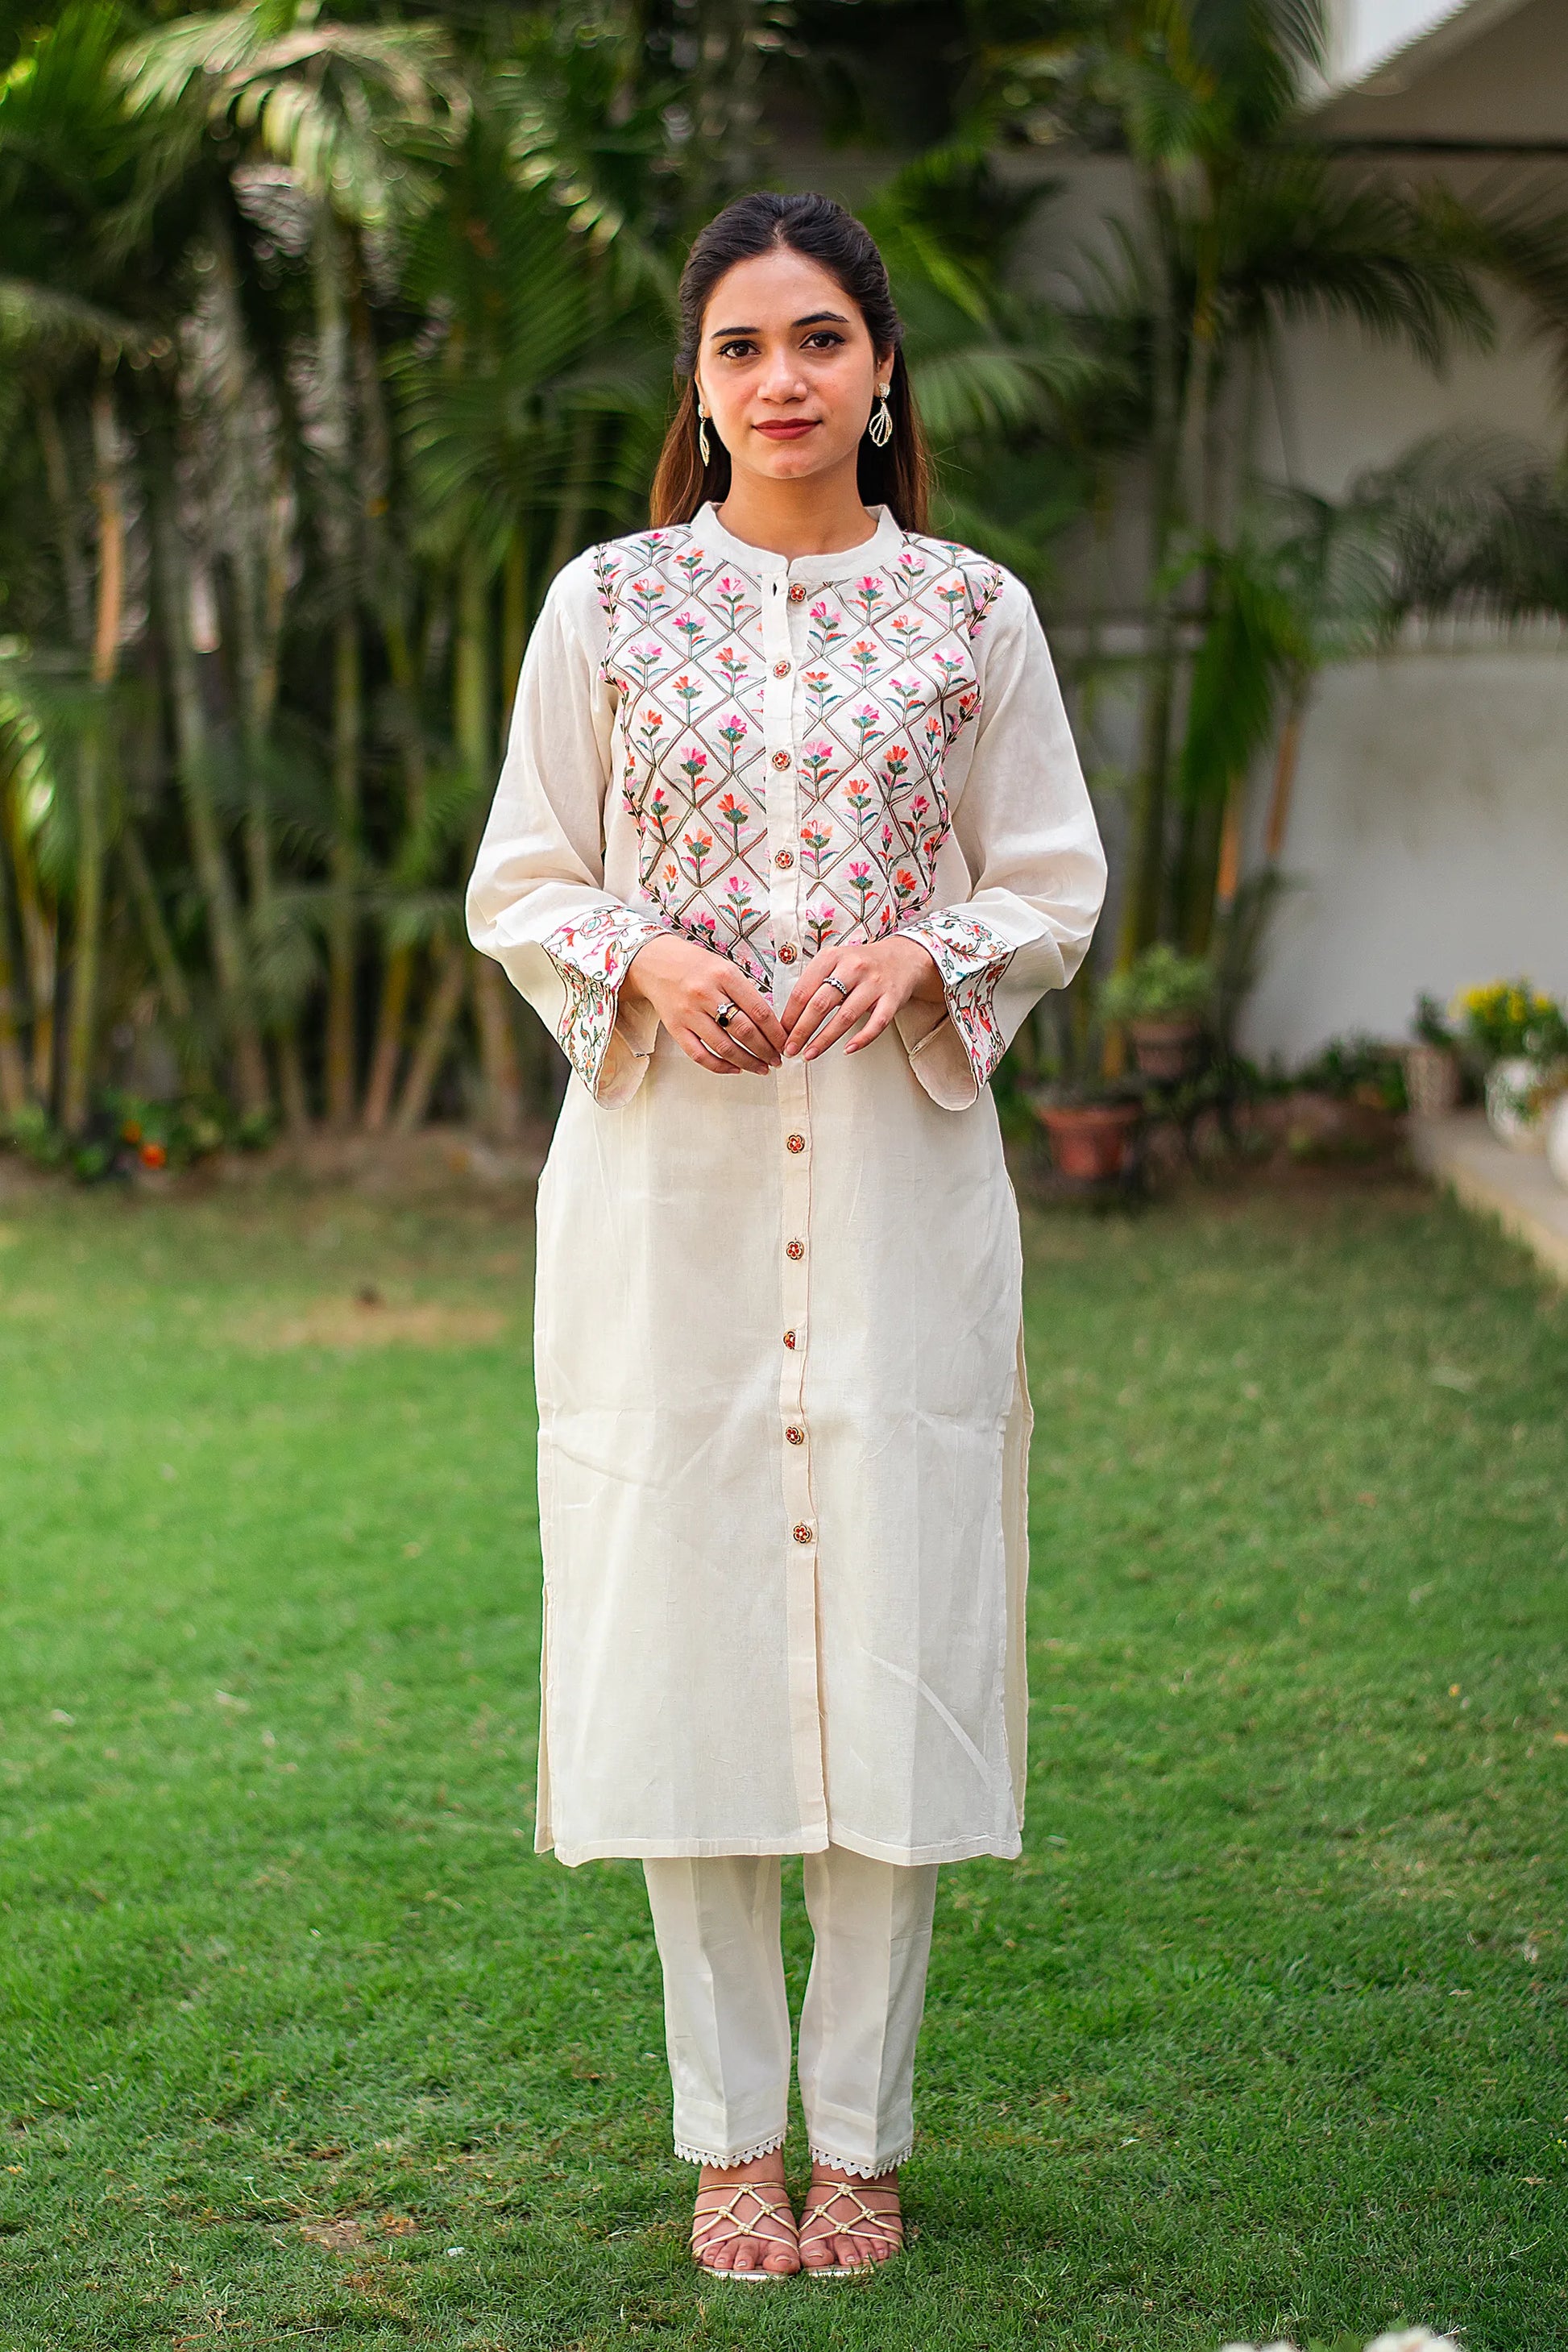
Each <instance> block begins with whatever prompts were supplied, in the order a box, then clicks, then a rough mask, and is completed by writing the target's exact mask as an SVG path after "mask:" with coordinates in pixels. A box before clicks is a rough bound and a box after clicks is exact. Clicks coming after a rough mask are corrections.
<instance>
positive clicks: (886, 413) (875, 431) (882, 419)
mask: <svg viewBox="0 0 1568 2352" xmlns="http://www.w3.org/2000/svg"><path fill="white" fill-rule="evenodd" d="M891 389H892V387H891V385H889V384H883V385H881V386H879V390H878V394H877V401H878V405H877V406H876V407H875V408H874V409H873V410H872V411H871V422H870V423H869V425H868V426H867V427H866V430H867V432H868V434H869V435H870V436H871V438H872V440H873V441H874V442H875V443H876V445H877V446H878V448H879V449H885V448H886V447H887V446H888V444H889V441H890V440H891V439H892V437H893V412H892V410H891V409H890V408H889V406H888V394H889V391H890V390H891Z"/></svg>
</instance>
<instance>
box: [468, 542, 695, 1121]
mask: <svg viewBox="0 0 1568 2352" xmlns="http://www.w3.org/2000/svg"><path fill="white" fill-rule="evenodd" d="M603 636H604V625H603V618H602V614H601V613H600V610H599V603H598V593H597V589H596V586H595V578H594V570H593V559H592V555H591V554H589V555H580V556H578V557H577V558H575V560H574V562H571V563H569V564H567V565H566V567H565V568H564V570H563V571H562V572H558V573H557V575H556V577H555V579H554V581H553V582H552V585H551V588H550V591H549V593H548V594H547V596H546V597H545V600H544V606H543V609H542V612H541V614H540V615H539V619H538V622H537V623H536V625H535V626H534V630H533V634H532V635H531V637H530V639H529V643H528V651H527V653H526V655H525V656H524V658H523V664H522V674H521V677H520V678H519V680H518V688H517V698H516V700H515V702H514V703H513V706H512V717H511V730H510V738H509V740H508V743H507V752H506V759H505V761H504V763H503V765H502V768H501V772H500V782H499V783H498V785H497V787H496V796H495V802H494V804H493V805H492V807H491V810H490V814H489V822H488V824H486V826H485V831H484V837H483V839H482V840H481V842H480V844H479V856H478V857H477V859H476V860H475V864H474V871H473V874H472V877H470V880H469V883H468V901H467V916H468V937H469V938H470V939H471V940H472V941H473V943H474V945H475V947H477V948H478V949H479V951H480V953H481V954H482V955H488V956H493V957H494V958H495V961H497V963H499V964H500V968H501V970H502V971H504V972H505V973H506V975H507V978H508V979H509V980H510V982H511V983H512V985H513V987H514V988H516V989H517V990H518V992H519V993H520V994H521V995H523V996H525V997H526V998H527V999H528V1002H529V1003H530V1004H531V1005H532V1007H533V1009H534V1011H535V1012H536V1013H538V1015H539V1017H540V1019H541V1020H542V1022H543V1023H544V1025H545V1027H546V1028H547V1029H548V1030H549V1031H550V1032H551V1034H552V1036H553V1037H554V1038H555V1039H556V1040H557V1041H558V1043H559V1044H560V1045H561V1047H562V1049H563V1052H564V1053H565V1055H566V1056H567V1058H568V1060H569V1061H570V1062H571V1064H572V1066H573V1068H574V1070H575V1071H576V1073H577V1076H579V1077H580V1078H581V1079H582V1081H583V1083H584V1086H585V1087H587V1089H588V1091H589V1093H590V1094H591V1095H592V1096H593V1097H594V1099H595V1102H599V1103H605V1104H616V1103H622V1102H625V1101H626V1099H627V1098H628V1097H630V1096H631V1095H633V1094H635V1093H636V1092H637V1087H639V1086H640V1084H641V1083H642V1078H643V1075H644V1072H645V1071H646V1070H647V1057H648V1055H649V1054H650V1053H651V1052H652V1050H653V1041H654V1035H655V1032H656V1031H657V1029H658V1016H657V1015H656V1014H655V1013H653V1011H652V1010H651V1008H650V1007H648V1006H647V1005H637V1006H636V1007H633V1006H629V1005H623V1004H622V1003H621V983H622V982H623V981H624V980H625V978H626V968H627V966H628V965H629V963H630V962H631V960H632V958H633V956H635V955H636V953H637V950H638V949H639V948H640V947H642V946H644V945H645V944H646V942H647V940H650V939H654V938H656V937H658V934H659V933H661V932H663V931H666V930H668V929H669V924H668V919H666V918H665V917H664V916H663V915H661V914H660V913H659V912H658V909H657V908H652V907H638V906H632V905H628V904H627V902H626V900H625V899H623V898H617V897H616V895H615V893H614V892H613V891H610V890H607V889H606V888H605V794H606V793H607V792H608V790H609V789H610V782H611V773H612V757H611V754H612V745H613V740H614V732H615V719H616V706H615V696H614V692H613V689H612V688H611V687H610V685H609V684H608V682H607V680H606V679H605V677H604V675H603V667H602V663H601V659H600V655H601V651H602V645H601V642H600V641H601V640H602V639H603Z"/></svg>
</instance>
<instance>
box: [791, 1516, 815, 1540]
mask: <svg viewBox="0 0 1568 2352" xmlns="http://www.w3.org/2000/svg"><path fill="white" fill-rule="evenodd" d="M815 1535H816V1529H815V1528H808V1527H807V1526H806V1524H805V1520H804V1519H797V1520H796V1521H795V1541H796V1543H810V1542H811V1541H812V1540H813V1538H814V1537H815Z"/></svg>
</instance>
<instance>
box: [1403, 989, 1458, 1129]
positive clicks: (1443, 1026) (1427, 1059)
mask: <svg viewBox="0 0 1568 2352" xmlns="http://www.w3.org/2000/svg"><path fill="white" fill-rule="evenodd" d="M1410 1026H1411V1029H1412V1031H1413V1032H1414V1034H1415V1044H1414V1045H1406V1047H1405V1098H1406V1100H1407V1101H1408V1103H1409V1105H1410V1108H1411V1110H1412V1111H1413V1112H1414V1113H1415V1117H1416V1118H1443V1117H1444V1116H1445V1115H1446V1114H1447V1112H1448V1111H1451V1110H1452V1109H1453V1108H1454V1107H1455V1105H1456V1104H1457V1103H1458V1099H1459V1092H1460V1087H1461V1086H1462V1083H1463V1072H1462V1071H1461V1070H1460V1067H1459V1056H1458V1050H1457V1047H1456V1043H1455V1038H1454V1033H1453V1030H1452V1029H1451V1028H1450V1027H1449V1025H1448V1023H1447V1018H1446V1016H1445V1014H1444V1012H1443V1008H1442V1006H1441V1005H1440V1004H1439V1003H1438V1002H1437V1000H1436V997H1435V996H1427V995H1426V994H1425V993H1423V994H1422V995H1420V996H1418V997H1417V998H1416V1000H1415V1019H1414V1021H1413V1022H1412V1023H1411V1024H1410Z"/></svg>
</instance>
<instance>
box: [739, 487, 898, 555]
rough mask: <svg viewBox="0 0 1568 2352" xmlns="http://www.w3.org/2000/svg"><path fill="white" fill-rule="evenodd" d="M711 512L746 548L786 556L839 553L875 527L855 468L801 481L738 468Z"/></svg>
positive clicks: (857, 543) (870, 535)
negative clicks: (769, 477)
mask: <svg viewBox="0 0 1568 2352" xmlns="http://www.w3.org/2000/svg"><path fill="white" fill-rule="evenodd" d="M714 511H715V513H716V514H717V515H718V517H719V520H720V521H721V523H722V524H723V526H724V528H725V530H727V531H731V532H732V533H733V535H734V536H735V538H736V539H739V540H743V541H745V543H746V545H747V546H748V547H761V548H766V549H767V551H768V552H769V553H770V554H773V555H783V556H785V557H794V556H797V555H842V554H843V553H844V552H845V551H846V550H847V549H848V548H851V547H861V546H863V545H864V544H865V542H866V541H867V540H868V539H873V538H875V536H876V530H877V525H876V519H875V517H874V516H872V515H870V514H868V512H867V510H866V508H865V505H864V503H863V502H862V500H861V497H860V493H859V490H858V488H857V486H856V480H855V469H854V467H844V468H843V469H841V470H836V471H835V472H834V473H833V474H832V475H830V476H827V477H826V478H820V479H812V480H809V481H804V482H770V481H768V480H767V479H765V478H763V477H762V476H760V475H756V474H742V473H741V472H739V471H738V470H737V471H735V472H732V473H731V477H730V489H729V495H728V496H727V497H726V499H725V500H724V503H723V505H722V506H721V507H717V508H715V509H714Z"/></svg>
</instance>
